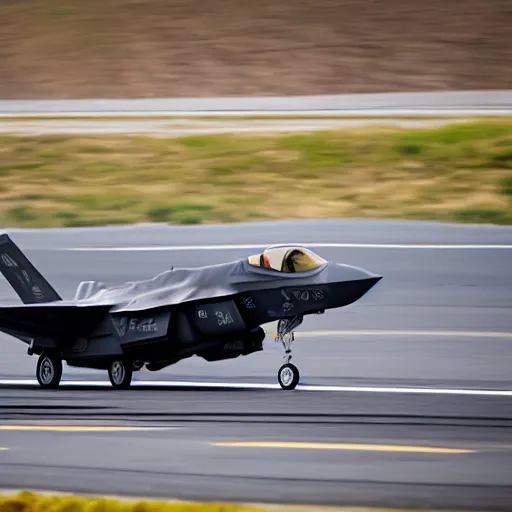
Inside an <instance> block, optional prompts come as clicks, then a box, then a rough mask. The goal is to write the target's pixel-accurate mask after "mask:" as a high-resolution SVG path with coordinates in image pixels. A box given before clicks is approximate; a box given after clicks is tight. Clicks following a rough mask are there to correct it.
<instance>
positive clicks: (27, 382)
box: [0, 379, 512, 397]
mask: <svg viewBox="0 0 512 512" xmlns="http://www.w3.org/2000/svg"><path fill="white" fill-rule="evenodd" d="M0 386H19V387H26V386H38V383H37V380H36V379H3V380H0ZM60 387H62V388H77V387H78V388H80V387H97V388H111V387H112V386H111V384H110V382H109V381H100V380H90V381H86V380H76V381H62V382H61V384H60ZM144 387H160V388H171V387H182V388H216V389H222V388H224V389H252V390H264V389H275V390H280V391H281V392H283V393H286V392H288V393H289V392H290V391H284V390H281V387H280V386H279V384H252V383H236V382H188V381H135V382H133V383H132V388H144ZM296 389H297V390H298V391H323V392H343V393H394V394H427V395H470V396H510V397H512V389H511V390H506V389H446V388H420V387H370V386H311V385H305V384H299V385H298V386H297V388H296Z"/></svg>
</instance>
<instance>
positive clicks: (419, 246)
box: [43, 242, 512, 252]
mask: <svg viewBox="0 0 512 512" xmlns="http://www.w3.org/2000/svg"><path fill="white" fill-rule="evenodd" d="M272 245H276V244H275V243H269V244H224V245H223V244H215V245H148V246H120V247H101V246H98V247H64V248H60V249H58V250H64V251H87V252H91V251H92V252H148V251H167V252H168V251H214V250H221V251H222V250H237V249H265V248H267V247H270V246H272ZM287 245H298V246H305V247H311V248H315V247H316V248H322V247H323V248H335V249H461V250H468V249H512V245H509V244H496V245H493V244H459V245H458V244H384V243H382V244H375V243H374V244H364V243H330V242H325V243H323V242H312V243H306V242H295V243H290V244H287ZM43 250H44V249H43ZM48 250H55V249H54V248H51V247H49V248H48Z"/></svg>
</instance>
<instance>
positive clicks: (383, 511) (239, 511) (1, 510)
mask: <svg viewBox="0 0 512 512" xmlns="http://www.w3.org/2000/svg"><path fill="white" fill-rule="evenodd" d="M49 510H51V511H52V512H70V511H73V512H270V511H272V510H273V511H274V512H277V511H281V512H321V511H325V510H330V512H349V511H352V512H354V511H359V512H372V511H374V512H412V510H410V509H391V508H373V507H372V508H364V507H356V508H354V507H322V506H306V505H305V506H301V505H296V506H295V505H283V506H275V505H272V506H269V507H264V506H258V507H256V506H254V507H251V506H242V505H237V504H227V503H204V504H203V503H186V502H174V503H173V502H166V501H156V500H149V499H148V500H135V499H124V498H119V499H114V498H110V497H101V496H98V497H83V496H65V495H59V494H53V495H52V494H46V495H44V494H37V493H32V492H22V493H19V494H17V495H11V496H2V495H0V512H43V511H49ZM416 512H418V511H416ZM445 512H448V511H445Z"/></svg>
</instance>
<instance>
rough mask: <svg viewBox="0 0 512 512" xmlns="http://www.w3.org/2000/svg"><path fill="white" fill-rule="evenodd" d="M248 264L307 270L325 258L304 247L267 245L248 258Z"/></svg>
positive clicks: (289, 269) (317, 265)
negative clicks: (267, 246)
mask: <svg viewBox="0 0 512 512" xmlns="http://www.w3.org/2000/svg"><path fill="white" fill-rule="evenodd" d="M248 262H249V265H252V266H253V267H259V268H266V269H269V270H275V271H277V272H286V273H292V272H308V271H309V270H314V269H316V268H318V267H321V266H322V265H325V264H326V263H327V261H326V260H324V259H323V258H321V257H320V256H318V254H315V253H314V252H313V251H310V250H309V249H306V248H305V247H293V246H282V247H269V248H268V249H265V251H263V252H262V253H259V254H253V255H252V256H249V258H248Z"/></svg>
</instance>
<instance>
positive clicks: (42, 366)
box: [36, 352, 62, 389]
mask: <svg viewBox="0 0 512 512" xmlns="http://www.w3.org/2000/svg"><path fill="white" fill-rule="evenodd" d="M36 377H37V382H39V385H40V386H41V387H42V388H45V389H55V388H58V387H59V384H60V379H61V378H62V361H61V360H60V359H59V358H58V357H56V356H54V355H53V354H46V353H44V352H43V353H42V354H41V355H40V356H39V359H38V360H37V368H36Z"/></svg>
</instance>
